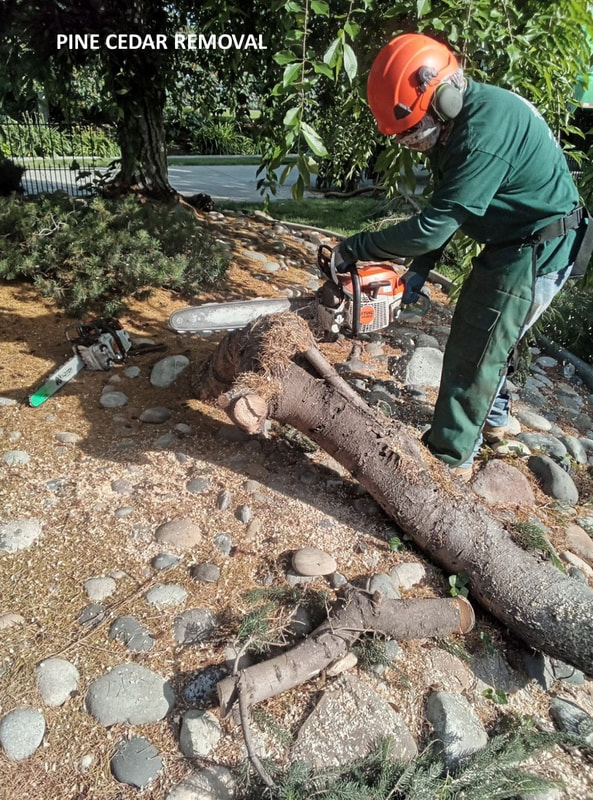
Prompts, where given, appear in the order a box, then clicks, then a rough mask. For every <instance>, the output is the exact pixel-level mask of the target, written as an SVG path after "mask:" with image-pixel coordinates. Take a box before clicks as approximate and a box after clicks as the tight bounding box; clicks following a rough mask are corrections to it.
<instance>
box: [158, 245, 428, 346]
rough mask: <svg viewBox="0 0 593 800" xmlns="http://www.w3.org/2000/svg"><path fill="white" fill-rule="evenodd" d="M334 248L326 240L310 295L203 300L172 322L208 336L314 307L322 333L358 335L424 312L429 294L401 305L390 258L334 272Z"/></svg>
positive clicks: (182, 329) (328, 337) (399, 281)
mask: <svg viewBox="0 0 593 800" xmlns="http://www.w3.org/2000/svg"><path fill="white" fill-rule="evenodd" d="M331 254H332V250H331V248H330V247H328V246H327V245H322V246H321V247H320V248H319V250H318V253H317V265H318V267H319V271H320V272H321V274H322V275H323V276H324V277H325V278H327V280H326V281H325V283H324V284H323V285H322V286H321V287H320V288H319V289H318V290H317V292H316V294H315V296H314V297H310V298H298V299H293V298H288V297H278V298H256V299H255V300H240V301H234V302H233V301H231V302H227V303H204V304H203V305H201V306H190V307H189V308H182V309H180V310H179V311H174V312H173V313H172V314H171V316H170V317H169V326H170V327H171V328H172V329H173V330H174V331H176V332H177V333H197V334H198V335H200V336H210V335H211V334H213V333H216V332H218V331H232V330H237V329H239V328H244V327H245V326H246V325H248V324H249V323H250V322H253V320H255V319H257V318H258V317H261V316H264V315H265V314H279V313H280V312H283V311H295V312H297V313H301V312H303V311H305V310H306V309H311V307H313V309H314V314H315V319H316V321H317V325H318V327H319V328H321V331H322V333H323V335H324V338H325V339H326V340H328V341H332V340H335V339H336V338H337V336H338V335H339V334H343V335H345V336H350V337H353V338H355V339H356V338H358V337H359V336H360V335H361V334H368V333H373V332H375V331H381V330H384V329H385V328H388V327H389V326H390V325H391V324H393V323H394V322H396V321H401V320H404V319H409V318H410V317H412V316H417V315H422V314H426V312H427V311H428V309H429V307H430V300H429V298H428V297H427V296H426V295H424V294H421V295H420V301H419V303H418V304H416V305H413V306H409V307H407V308H406V310H403V308H402V298H403V295H404V291H405V285H404V282H403V281H402V279H401V277H400V276H399V274H398V273H397V272H396V269H395V266H394V265H393V264H391V263H388V262H381V263H377V264H374V263H373V264H364V265H361V266H358V265H356V264H353V265H352V266H350V267H349V271H348V272H345V273H343V274H337V275H335V277H334V275H332V270H331V267H330V265H331Z"/></svg>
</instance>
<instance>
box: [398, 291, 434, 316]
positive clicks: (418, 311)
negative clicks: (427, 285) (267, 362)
mask: <svg viewBox="0 0 593 800" xmlns="http://www.w3.org/2000/svg"><path fill="white" fill-rule="evenodd" d="M418 294H419V295H420V300H419V301H418V302H419V303H420V306H419V307H418V306H417V305H415V306H414V307H413V308H407V310H406V311H400V312H399V314H398V315H397V318H398V320H402V319H410V318H411V317H423V316H424V315H425V314H426V312H427V311H428V309H429V308H430V297H429V296H428V295H427V294H425V293H424V292H418Z"/></svg>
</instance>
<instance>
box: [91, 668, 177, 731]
mask: <svg viewBox="0 0 593 800" xmlns="http://www.w3.org/2000/svg"><path fill="white" fill-rule="evenodd" d="M174 703H175V695H174V694H173V689H172V688H171V686H170V684H169V683H168V682H167V681H166V680H165V679H164V678H161V676H160V675H157V674H156V672H152V670H150V669H146V667H141V666H139V665H138V664H120V665H119V666H117V667H114V668H113V669H112V670H111V671H110V672H108V673H106V674H105V675H102V676H101V677H100V678H97V679H96V680H94V681H93V682H92V683H91V685H90V686H89V690H88V692H87V696H86V708H87V711H88V712H89V713H90V714H91V715H92V716H93V717H94V718H95V719H96V720H97V722H99V723H100V724H101V725H105V726H106V727H108V726H109V725H116V724H117V723H118V722H128V723H129V724H130V725H142V724H144V723H145V722H158V720H160V719H163V717H165V716H166V715H167V714H168V713H169V711H171V709H172V708H173V705H174Z"/></svg>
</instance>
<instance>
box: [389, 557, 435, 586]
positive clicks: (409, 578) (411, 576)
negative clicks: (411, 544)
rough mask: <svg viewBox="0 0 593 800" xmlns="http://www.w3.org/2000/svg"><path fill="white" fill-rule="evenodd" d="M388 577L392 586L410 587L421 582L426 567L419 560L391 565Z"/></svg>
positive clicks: (424, 575)
mask: <svg viewBox="0 0 593 800" xmlns="http://www.w3.org/2000/svg"><path fill="white" fill-rule="evenodd" d="M389 577H390V579H391V582H392V583H393V585H394V586H396V587H398V586H401V587H402V589H411V588H412V586H416V585H417V584H419V583H422V581H423V580H424V578H425V577H426V569H425V567H424V565H423V564H421V563H420V562H419V561H408V562H404V563H402V564H397V565H396V566H395V567H393V569H392V570H391V571H390V573H389Z"/></svg>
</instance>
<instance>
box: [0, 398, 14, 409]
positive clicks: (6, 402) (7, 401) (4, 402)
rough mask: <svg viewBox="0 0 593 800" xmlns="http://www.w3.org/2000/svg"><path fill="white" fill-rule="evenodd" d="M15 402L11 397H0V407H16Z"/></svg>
mask: <svg viewBox="0 0 593 800" xmlns="http://www.w3.org/2000/svg"><path fill="white" fill-rule="evenodd" d="M16 404H17V401H16V400H15V399H14V398H13V397H0V406H6V407H8V406H16Z"/></svg>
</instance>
